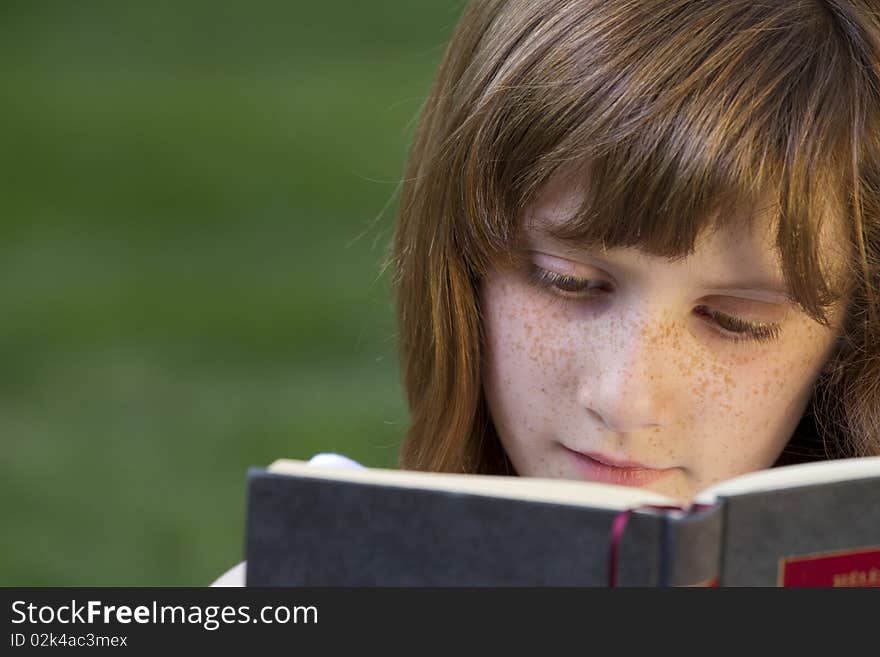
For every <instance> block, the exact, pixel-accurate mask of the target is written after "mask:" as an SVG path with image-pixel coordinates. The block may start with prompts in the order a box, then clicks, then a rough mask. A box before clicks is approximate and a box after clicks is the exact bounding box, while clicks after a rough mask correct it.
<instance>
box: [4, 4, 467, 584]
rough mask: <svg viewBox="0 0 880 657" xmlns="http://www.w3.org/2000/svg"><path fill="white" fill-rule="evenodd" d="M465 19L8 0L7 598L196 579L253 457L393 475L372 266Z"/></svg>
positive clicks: (270, 7)
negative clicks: (418, 130)
mask: <svg viewBox="0 0 880 657" xmlns="http://www.w3.org/2000/svg"><path fill="white" fill-rule="evenodd" d="M461 8H462V3H460V2H451V1H449V0H447V1H440V0H433V1H431V2H427V1H420V2H412V1H411V0H372V1H371V2H356V1H354V0H346V1H338V2H331V3H312V2H300V1H298V0H290V1H286V2H285V1H282V0H277V1H274V2H267V1H262V2H229V1H225V2H217V1H207V0H174V1H173V2H161V1H157V0H153V1H150V2H118V1H116V2H104V3H97V2H68V1H58V2H33V1H32V0H31V1H27V0H25V1H18V0H15V1H12V0H4V2H3V3H2V5H0V18H2V20H0V70H2V76H3V80H4V85H3V87H4V91H5V93H4V101H3V102H2V104H0V126H2V128H0V130H2V134H3V138H2V146H0V172H2V187H0V189H2V190H3V196H2V198H3V227H4V229H3V239H2V241H0V274H2V275H0V312H2V321H0V430H2V433H3V442H2V444H3V448H4V449H3V451H4V455H5V458H3V459H2V466H0V467H2V472H0V505H2V507H0V508H2V509H3V530H2V539H0V568H2V573H0V584H2V585H6V586H11V585H34V586H42V585H50V586H200V585H204V584H208V583H210V582H211V581H212V580H213V579H214V578H215V577H217V576H218V575H219V574H220V573H221V572H223V571H224V570H225V569H226V568H228V567H230V566H232V565H233V564H234V563H235V562H237V561H238V560H239V559H241V557H242V548H243V545H242V544H243V524H244V501H245V500H244V494H245V489H244V475H245V471H246V469H247V467H248V466H250V465H262V464H265V463H268V462H270V461H271V460H273V459H275V458H278V457H291V458H303V459H305V458H309V457H310V456H312V455H313V454H314V453H316V452H319V451H338V452H342V453H345V454H347V455H349V456H351V457H353V458H355V459H358V460H360V461H361V462H363V463H366V464H368V465H372V466H385V467H393V466H394V465H395V464H396V457H397V449H398V446H399V444H400V440H401V438H402V436H403V433H404V430H405V427H406V421H407V414H406V408H405V404H404V402H403V397H402V392H401V387H400V383H399V378H398V360H397V355H396V343H395V326H394V315H393V305H392V301H391V295H390V286H389V276H388V275H387V274H384V275H383V274H382V273H381V264H382V261H383V258H384V256H385V250H386V247H387V244H388V241H389V239H390V235H391V230H392V228H393V218H394V211H395V200H394V199H395V190H396V181H397V180H398V179H399V178H400V176H401V175H402V168H403V164H404V161H405V156H406V150H407V146H408V143H409V140H410V139H411V136H412V132H413V129H414V119H415V117H416V116H417V114H418V111H419V108H420V106H421V103H422V100H423V99H424V97H425V95H426V94H427V92H428V90H429V86H430V81H431V78H432V76H433V73H434V69H435V67H436V65H437V63H438V62H439V59H440V57H441V55H442V50H443V46H444V44H445V42H446V40H447V39H448V37H449V35H450V33H451V31H452V29H453V27H454V24H455V21H456V19H457V17H458V15H459V13H460V11H461Z"/></svg>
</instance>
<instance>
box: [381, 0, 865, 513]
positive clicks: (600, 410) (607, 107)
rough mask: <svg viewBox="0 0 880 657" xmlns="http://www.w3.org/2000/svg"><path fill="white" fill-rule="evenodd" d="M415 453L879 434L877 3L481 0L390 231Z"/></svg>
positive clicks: (699, 459) (731, 447) (499, 454)
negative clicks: (394, 234)
mask: <svg viewBox="0 0 880 657" xmlns="http://www.w3.org/2000/svg"><path fill="white" fill-rule="evenodd" d="M392 263H393V267H394V271H395V273H396V278H395V281H396V290H397V294H398V312H399V316H398V320H399V329H400V348H401V356H402V363H403V374H404V383H405V388H406V393H407V397H408V402H409V406H410V411H411V426H410V428H409V432H408V435H407V437H406V440H405V443H404V445H403V449H402V453H401V462H400V463H401V466H402V467H403V468H410V469H418V470H441V471H452V472H472V473H488V474H504V473H506V474H519V475H528V476H545V477H566V478H583V479H588V480H594V481H606V482H612V483H620V484H628V485H637V486H644V487H647V488H651V489H653V490H656V491H658V492H661V493H665V494H669V495H672V496H674V497H678V498H680V499H682V500H683V501H685V500H687V499H689V498H691V497H692V496H693V495H694V494H695V493H696V492H698V491H699V490H701V489H702V488H705V487H706V486H708V485H710V484H712V483H715V482H717V481H719V480H722V479H726V478H729V477H732V476H734V475H737V474H741V473H745V472H749V471H752V470H758V469H762V468H767V467H770V466H772V465H774V464H776V463H789V462H795V461H798V460H806V459H815V458H833V457H840V456H854V455H868V454H880V305H878V291H880V7H878V5H877V4H876V2H875V1H874V0H870V1H869V0H861V1H860V0H827V1H826V0H804V1H800V2H797V1H793V0H770V1H769V2H762V3H753V2H751V1H750V0H728V1H726V2H715V1H714V0H662V1H661V0H642V1H639V2H633V1H632V0H519V1H505V0H478V1H475V2H473V3H471V5H470V6H469V7H467V9H466V10H465V12H464V15H463V16H462V18H461V21H460V23H459V25H458V27H457V29H456V31H455V34H454V36H453V38H452V41H451V43H450V45H449V47H448V50H447V52H446V55H445V58H444V59H443V62H442V64H441V65H440V69H439V73H438V75H437V79H436V82H435V84H434V87H433V89H432V91H431V93H430V96H429V99H428V101H427V103H426V105H425V107H424V110H423V115H422V117H421V122H420V125H419V128H418V132H417V135H416V138H415V143H414V145H413V148H412V152H411V156H410V161H409V165H408V168H407V172H406V177H405V182H404V183H403V189H402V197H401V209H400V215H399V222H398V227H397V233H396V237H395V241H394V244H393V252H392Z"/></svg>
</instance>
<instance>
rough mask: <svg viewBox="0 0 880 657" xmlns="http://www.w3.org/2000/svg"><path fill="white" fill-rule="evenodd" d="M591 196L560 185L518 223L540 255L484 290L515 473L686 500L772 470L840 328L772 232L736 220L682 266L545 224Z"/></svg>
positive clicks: (494, 274)
mask: <svg viewBox="0 0 880 657" xmlns="http://www.w3.org/2000/svg"><path fill="white" fill-rule="evenodd" d="M579 200H580V197H579V196H578V195H577V194H576V193H575V192H573V191H572V190H571V189H570V188H566V187H564V186H560V185H555V186H549V187H548V189H547V191H546V192H545V194H544V196H543V197H542V198H541V199H540V200H539V201H538V203H536V204H535V206H533V207H532V208H530V211H529V212H528V213H526V216H525V217H523V218H522V219H523V223H522V227H523V231H524V240H523V244H524V245H525V248H526V250H527V255H528V258H527V259H526V262H527V263H528V264H527V265H526V266H522V267H519V266H517V267H509V268H506V269H495V270H493V271H491V272H490V273H489V275H488V276H487V277H486V278H485V279H484V280H483V282H482V284H481V303H482V309H483V321H484V326H485V332H486V338H487V353H486V362H485V376H484V390H485V393H486V398H487V402H488V405H489V410H490V413H491V415H492V419H493V421H494V424H495V427H496V429H497V431H498V435H499V436H500V438H501V442H502V444H503V446H504V448H505V450H506V452H507V455H508V456H509V458H510V460H511V462H512V463H513V466H514V467H515V469H516V471H517V473H518V474H520V475H525V476H540V477H561V478H567V479H584V480H589V481H598V482H607V483H616V484H624V485H630V486H642V487H644V488H647V489H650V490H654V491H657V492H660V493H664V494H667V495H670V496H672V497H675V498H677V499H678V500H680V501H682V502H687V501H689V500H691V499H692V498H693V497H694V495H695V494H696V493H697V492H699V491H700V490H702V489H703V488H705V487H707V486H709V485H711V484H713V483H716V482H718V481H721V480H723V479H727V478H729V477H732V476H734V475H738V474H742V473H746V472H750V471H754V470H759V469H763V468H767V467H770V466H771V465H772V464H773V463H774V461H775V460H776V459H777V457H778V456H779V454H780V452H781V451H782V449H783V447H784V446H785V444H786V442H787V441H788V440H789V438H790V437H791V434H792V432H793V431H794V428H795V426H796V425H797V423H798V421H799V420H800V418H801V416H802V415H803V412H804V410H805V408H806V405H807V403H808V402H809V400H810V396H811V393H812V386H813V383H814V381H815V379H816V377H817V375H818V374H819V373H820V371H821V369H822V367H823V365H824V364H825V362H826V361H827V359H828V357H829V356H830V354H831V353H832V351H833V347H834V342H835V339H836V336H837V331H836V329H833V328H826V327H823V326H822V325H820V324H819V323H817V322H815V321H814V320H812V319H811V318H810V317H808V316H807V315H806V314H805V313H803V312H802V311H801V310H799V309H798V308H797V307H796V306H795V305H794V304H793V303H791V302H789V301H788V300H787V297H786V295H785V287H784V279H783V276H782V270H781V267H780V264H779V261H778V256H777V255H776V251H775V249H774V248H773V242H772V235H771V234H770V231H769V228H768V229H767V230H762V229H758V228H755V229H749V228H748V222H729V223H730V224H736V225H737V226H738V227H737V228H729V229H725V230H721V231H719V232H717V233H715V234H713V235H711V236H710V237H707V238H706V239H704V240H703V241H701V242H700V243H698V245H697V248H696V251H695V253H693V254H692V255H691V256H689V257H688V258H686V259H684V260H680V261H675V262H673V261H670V260H667V259H665V258H658V257H652V256H649V255H646V254H645V253H643V252H641V251H639V250H636V249H610V250H607V251H604V252H603V251H601V250H596V251H589V252H588V251H584V250H583V249H578V248H575V247H573V246H571V245H569V244H566V243H562V242H559V241H557V240H555V239H553V238H552V237H549V236H548V235H547V234H545V233H543V232H542V231H541V230H540V225H541V223H542V222H543V223H545V224H553V223H557V222H561V221H563V220H564V219H565V218H567V217H568V216H569V213H571V212H572V211H573V210H574V209H575V208H576V207H577V205H578V203H579ZM841 315H842V312H841V310H840V309H837V310H836V311H835V312H834V313H832V314H831V317H832V325H833V326H837V325H838V323H839V321H840V318H841Z"/></svg>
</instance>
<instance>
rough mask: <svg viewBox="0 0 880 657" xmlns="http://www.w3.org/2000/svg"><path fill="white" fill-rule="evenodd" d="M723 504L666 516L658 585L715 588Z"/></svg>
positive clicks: (719, 563) (719, 572)
mask: <svg viewBox="0 0 880 657" xmlns="http://www.w3.org/2000/svg"><path fill="white" fill-rule="evenodd" d="M723 511H724V506H723V503H718V504H714V505H711V506H698V507H694V508H692V509H691V510H689V511H686V512H685V511H680V512H672V513H669V514H668V515H667V518H666V523H665V524H664V527H663V537H662V540H661V555H662V556H661V561H662V567H661V570H660V586H718V584H719V581H720V577H721V556H722V545H723V532H724V522H723V516H724V513H723Z"/></svg>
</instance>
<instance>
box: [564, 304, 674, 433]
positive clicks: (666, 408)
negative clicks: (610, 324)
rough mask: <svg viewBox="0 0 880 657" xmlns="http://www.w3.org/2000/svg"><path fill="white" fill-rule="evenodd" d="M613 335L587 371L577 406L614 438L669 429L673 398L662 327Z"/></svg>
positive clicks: (669, 351) (640, 326)
mask: <svg viewBox="0 0 880 657" xmlns="http://www.w3.org/2000/svg"><path fill="white" fill-rule="evenodd" d="M615 329H616V330H615V331H614V334H611V337H612V339H611V340H608V343H607V345H606V347H607V348H605V349H602V350H600V353H599V354H598V355H597V357H596V360H595V362H594V363H592V364H591V366H590V367H589V368H588V369H589V371H588V372H587V373H586V375H585V377H584V380H583V384H582V385H581V387H580V390H579V397H580V399H579V402H580V403H581V404H582V405H583V406H585V407H586V408H587V409H588V410H589V411H591V412H592V413H593V414H594V415H596V416H597V418H598V419H599V420H600V421H601V422H602V424H603V425H604V426H605V427H606V428H607V429H608V430H609V431H612V432H615V433H629V432H633V431H637V430H639V429H647V428H655V427H663V426H666V425H668V424H670V422H671V420H672V418H673V417H674V413H675V407H676V398H677V394H676V393H675V389H676V381H675V380H674V379H675V375H674V370H673V368H672V363H673V360H674V358H675V355H674V348H673V346H672V345H673V344H674V343H673V342H672V341H671V340H669V339H667V338H669V336H670V331H669V329H668V327H667V328H665V329H664V327H663V326H662V325H661V323H660V322H653V323H651V322H647V321H642V322H639V323H633V324H629V326H623V325H622V324H621V323H619V324H617V325H616V327H615ZM664 333H665V336H664ZM606 335H609V334H607V333H606Z"/></svg>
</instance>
